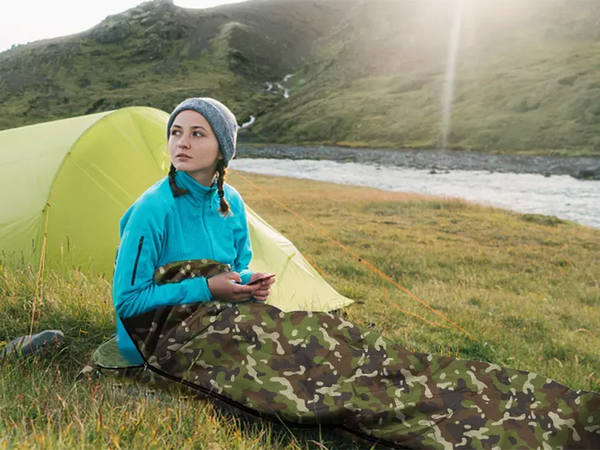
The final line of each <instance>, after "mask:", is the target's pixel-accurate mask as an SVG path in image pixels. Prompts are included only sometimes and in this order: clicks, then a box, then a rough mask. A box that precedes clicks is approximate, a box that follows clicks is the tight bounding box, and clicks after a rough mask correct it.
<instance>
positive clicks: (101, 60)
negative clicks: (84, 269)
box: [0, 0, 356, 129]
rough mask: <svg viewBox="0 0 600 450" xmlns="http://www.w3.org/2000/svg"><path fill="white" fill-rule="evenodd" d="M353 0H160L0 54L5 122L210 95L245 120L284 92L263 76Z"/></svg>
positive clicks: (276, 75) (301, 54) (304, 51)
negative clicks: (186, 1)
mask: <svg viewBox="0 0 600 450" xmlns="http://www.w3.org/2000/svg"><path fill="white" fill-rule="evenodd" d="M353 3H356V0H335V1H326V2H312V1H310V2H296V1H292V0H270V1H268V0H252V1H249V2H246V3H241V4H234V5H223V6H220V7H214V8H210V9H204V10H195V9H185V8H180V7H177V6H175V5H173V3H172V1H171V0H154V1H150V2H146V3H142V4H141V5H139V6H137V7H135V8H132V9H130V10H128V11H126V12H124V13H122V14H117V15H114V16H109V17H107V18H106V19H105V20H103V21H102V22H101V23H100V24H98V25H97V26H95V27H94V28H92V29H90V30H88V31H86V32H84V33H80V34H77V35H72V36H66V37H63V38H56V39H51V40H45V41H39V42H36V43H33V44H28V45H20V46H17V47H15V48H13V49H11V50H8V51H6V52H3V53H0V129H5V128H12V127H16V126H20V125H26V124H31V123H37V122H41V121H47V120H53V119H58V118H64V117H71V116H77V115H82V114H90V113H93V112H98V111H106V110H111V109H115V108H120V107H124V106H129V105H148V106H155V107H158V108H160V109H164V110H171V109H172V108H173V106H174V105H175V104H177V103H178V102H179V101H181V100H182V99H184V98H186V97H188V96H204V95H207V96H213V97H216V98H219V99H221V100H222V101H224V102H225V103H226V104H227V105H228V106H230V107H231V108H232V109H233V110H234V112H235V113H236V115H238V118H239V119H240V120H244V119H245V118H248V113H250V112H252V111H256V110H262V109H265V108H267V107H268V106H269V105H271V104H272V103H274V102H276V101H278V100H279V99H280V98H282V95H281V94H280V93H279V92H267V90H266V86H265V81H269V80H271V81H278V80H281V79H282V78H283V77H284V75H285V74H287V73H290V72H291V71H293V70H295V68H297V67H301V65H302V64H303V62H304V61H305V59H306V58H307V57H308V56H309V54H310V50H311V46H312V42H313V41H314V40H315V39H318V38H320V37H322V36H324V35H327V34H328V33H329V32H330V31H331V29H333V28H334V26H335V25H337V24H338V23H339V20H340V16H343V15H344V14H345V13H346V12H347V10H348V9H349V8H350V5H352V4H353Z"/></svg>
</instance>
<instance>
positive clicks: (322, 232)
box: [228, 168, 477, 341]
mask: <svg viewBox="0 0 600 450" xmlns="http://www.w3.org/2000/svg"><path fill="white" fill-rule="evenodd" d="M228 170H229V171H231V172H233V173H235V174H236V175H238V176H239V177H240V178H242V179H243V180H244V181H246V182H247V183H248V184H250V185H251V186H253V187H254V188H255V189H257V190H258V191H259V192H261V193H262V194H263V195H265V196H266V197H268V198H270V199H271V200H273V201H274V202H275V203H277V204H278V205H279V206H281V207H282V208H284V209H285V210H286V211H288V212H289V213H291V214H293V215H294V216H296V217H297V218H298V219H300V220H301V221H303V222H304V223H306V224H307V225H308V226H310V227H311V228H312V229H314V230H315V231H316V232H317V233H319V234H321V235H322V236H324V237H325V238H326V239H328V240H329V241H331V242H332V243H333V244H335V245H336V246H338V247H339V248H341V249H342V250H344V251H345V252H346V253H348V254H349V255H351V256H352V257H353V258H356V259H357V260H358V262H360V263H361V264H363V265H364V266H366V267H368V268H369V269H370V270H371V271H373V272H375V273H376V274H378V275H379V276H380V277H381V278H382V279H385V280H387V281H389V282H390V283H392V284H393V285H394V286H396V287H397V288H398V289H400V290H401V291H402V292H404V293H405V294H407V295H408V296H410V297H412V298H414V299H415V300H417V301H418V302H419V303H421V304H422V305H423V306H425V307H426V308H427V309H429V310H430V311H432V312H433V313H435V314H437V315H438V316H440V317H441V318H442V319H444V320H445V321H446V322H449V323H450V324H452V325H454V327H456V328H457V329H459V330H460V331H462V332H463V333H464V334H466V335H467V336H469V337H470V338H471V339H473V340H474V341H477V339H476V338H475V337H474V336H473V335H472V334H471V333H469V332H468V331H467V330H465V329H464V328H462V327H461V326H460V325H457V324H456V323H454V322H453V321H451V320H450V319H448V318H447V317H446V316H444V315H443V314H442V313H441V312H439V311H438V310H436V309H435V308H433V307H432V306H430V305H429V304H428V303H427V302H425V301H424V300H421V299H420V298H419V297H417V296H416V295H415V294H413V293H412V292H411V291H409V290H408V289H406V288H405V287H403V286H401V285H400V284H398V283H397V282H396V281H395V280H394V279H393V278H392V277H390V276H388V275H387V274H385V273H384V272H382V271H381V270H379V269H378V268H377V267H375V266H374V265H373V264H371V263H370V262H369V261H367V260H365V259H363V258H361V257H360V256H359V255H357V254H356V253H354V252H352V251H351V250H349V249H348V248H346V247H345V246H344V245H343V244H341V243H339V242H338V241H336V240H335V239H333V238H332V237H331V236H329V234H327V233H325V232H324V231H321V230H319V229H318V228H317V227H315V226H314V225H313V224H312V223H310V222H309V221H308V220H306V219H305V218H304V217H302V216H300V215H299V214H298V213H296V212H295V211H292V210H291V209H290V208H288V207H287V206H285V205H284V204H283V203H281V202H280V201H279V200H277V199H276V198H275V197H273V196H272V195H271V194H269V193H267V192H265V191H264V190H262V189H261V188H260V187H258V186H257V185H256V184H254V183H253V182H252V181H250V180H249V179H248V178H246V177H245V176H244V175H242V174H241V173H240V172H238V171H237V170H233V169H231V168H230V169H228ZM392 304H393V303H392ZM409 314H410V313H409ZM412 315H415V316H416V314H412ZM417 317H418V316H417ZM426 322H429V321H426ZM429 323H432V322H429Z"/></svg>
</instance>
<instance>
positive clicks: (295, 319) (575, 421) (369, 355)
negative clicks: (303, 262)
mask: <svg viewBox="0 0 600 450" xmlns="http://www.w3.org/2000/svg"><path fill="white" fill-rule="evenodd" d="M197 264H199V265H202V262H201V261H196V262H192V261H182V262H180V263H179V266H180V268H181V269H182V270H184V269H185V268H186V267H187V268H188V270H187V271H186V273H187V276H188V277H190V276H193V273H195V272H196V271H197V270H202V269H203V267H196V265H197ZM205 265H206V264H205ZM211 268H212V267H211ZM182 273H183V272H182ZM173 274H174V275H175V276H176V277H178V276H179V275H178V271H176V270H172V271H170V272H168V271H165V270H162V271H161V270H160V269H158V270H157V272H156V273H155V279H156V280H157V282H158V284H161V283H165V282H172V280H173V278H171V279H169V278H168V277H172V276H173ZM179 278H181V277H179ZM123 323H124V325H125V327H126V329H127V331H128V333H129V334H130V336H131V337H132V339H133V341H134V342H135V343H136V346H137V347H138V349H139V350H140V352H141V354H142V355H143V358H144V361H145V364H144V365H143V366H141V367H140V366H138V367H137V368H135V367H132V368H124V369H125V370H128V371H129V372H128V375H127V376H126V378H132V379H135V377H140V379H139V383H140V384H154V385H157V384H158V383H161V384H165V383H166V384H167V385H168V384H169V383H168V380H171V383H170V385H171V386H172V387H173V386H183V387H185V388H186V389H188V390H190V389H191V390H195V391H196V392H197V393H198V395H200V396H206V395H208V396H210V397H211V398H213V399H215V400H216V401H218V402H221V403H226V404H228V405H231V406H236V407H237V408H239V409H240V410H242V411H245V412H248V413H251V414H253V415H255V416H259V417H264V418H267V419H270V420H273V421H282V422H284V423H287V424H290V425H303V426H312V427H317V426H337V427H340V428H343V429H345V430H348V431H350V432H352V433H354V434H357V435H359V436H361V437H364V438H367V439H371V440H377V441H379V442H381V443H382V444H385V445H389V446H391V447H394V448H411V449H447V448H454V449H470V448H488V449H494V448H563V449H575V448H597V447H600V430H598V427H597V426H595V425H594V426H592V425H591V424H592V423H595V422H594V415H597V413H598V409H599V408H600V394H597V393H593V392H585V391H572V390H570V389H568V388H567V387H565V386H563V385H561V384H559V383H556V382H554V381H552V380H549V379H547V378H545V377H541V376H538V375H536V374H534V373H529V372H526V371H521V370H515V369H510V368H502V367H500V366H498V365H495V364H490V363H485V362H480V361H469V360H460V359H457V358H451V357H446V356H439V355H431V354H427V353H413V352H410V351H408V350H406V349H404V348H402V347H401V346H399V345H397V344H395V343H393V342H392V341H390V340H389V339H386V338H384V337H383V336H381V335H379V334H378V333H376V332H374V331H373V330H369V329H368V328H366V327H359V326H356V325H354V324H353V323H351V322H349V321H347V320H345V319H344V318H343V317H340V316H337V315H334V314H331V313H324V312H321V313H313V312H310V311H308V312H307V311H293V312H288V313H284V312H283V311H281V310H279V309H278V308H276V307H274V306H270V305H266V304H263V303H257V302H238V303H225V302H218V301H212V302H202V303H194V304H188V305H181V306H172V307H160V308H157V309H155V310H152V311H148V312H146V313H143V314H140V315H137V316H134V317H129V318H125V319H123ZM105 346H106V348H105V350H106V349H109V347H108V346H107V345H106V344H105ZM101 348H102V347H101ZM113 351H114V348H113ZM107 353H108V352H106V351H103V352H100V351H98V352H96V354H95V358H96V360H95V364H96V365H97V366H101V365H102V364H104V366H105V367H110V368H111V370H112V371H113V372H115V370H118V369H116V367H115V366H118V364H120V363H122V362H119V361H117V360H116V359H115V358H114V357H112V359H111V356H110V354H107ZM117 359H118V358H117ZM142 367H143V369H142ZM100 370H101V372H103V373H105V370H103V369H101V368H100ZM142 370H144V371H146V372H147V371H148V370H149V371H151V372H154V374H155V375H154V378H152V377H151V376H150V375H149V374H148V373H145V372H140V371H142ZM142 377H144V378H142ZM596 422H597V421H596Z"/></svg>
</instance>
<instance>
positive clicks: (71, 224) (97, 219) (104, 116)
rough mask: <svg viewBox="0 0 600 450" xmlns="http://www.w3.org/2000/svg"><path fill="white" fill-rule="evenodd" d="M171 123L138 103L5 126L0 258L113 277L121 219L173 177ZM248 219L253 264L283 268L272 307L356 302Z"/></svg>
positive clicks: (0, 144)
mask: <svg viewBox="0 0 600 450" xmlns="http://www.w3.org/2000/svg"><path fill="white" fill-rule="evenodd" d="M167 119H168V115H167V114H166V113H165V112H163V111H160V110H157V109H153V108H147V107H132V108H124V109H120V110H117V111H110V112H104V113H99V114H93V115H89V116H83V117H76V118H72V119H66V120H59V121H55V122H48V123H43V124H39V125H31V126H26V127H22V128H16V129H12V130H6V131H1V132H0V189H1V192H2V193H3V195H2V197H1V198H0V211H2V213H1V215H0V255H1V256H0V257H1V259H2V260H6V261H8V262H10V263H12V264H19V263H20V264H32V265H34V266H35V267H37V265H38V264H39V261H40V258H41V256H42V253H44V255H45V265H46V267H48V268H51V269H53V270H59V271H64V270H67V269H68V268H71V267H79V268H80V269H81V270H82V271H83V272H85V273H95V274H104V275H105V276H107V277H112V271H113V264H114V258H115V254H116V249H117V246H118V244H119V219H120V217H121V216H122V215H123V213H124V212H125V211H126V209H127V208H128V207H129V206H130V205H131V204H132V203H133V202H134V201H135V199H136V198H137V197H138V196H139V195H140V194H141V193H142V192H144V191H145V190H146V189H147V188H148V187H149V186H151V185H152V184H154V183H155V182H156V181H158V180H159V179H160V178H162V177H164V176H165V175H166V173H167V170H168V166H169V159H168V153H167V149H166V140H165V129H166V124H167ZM248 218H249V222H250V236H251V240H252V247H253V250H254V259H253V261H252V263H251V269H253V270H256V271H265V272H274V273H277V274H278V277H277V283H275V285H274V287H273V291H272V299H271V301H270V303H272V304H273V305H275V306H277V307H279V308H281V309H283V310H285V311H289V310H294V309H314V310H332V309H337V308H340V307H343V306H346V305H348V304H350V303H351V302H352V301H351V300H349V299H347V298H345V297H343V296H341V295H340V294H338V293H337V292H336V291H335V290H334V289H333V288H331V286H329V285H328V284H327V283H326V282H325V281H324V280H323V278H322V277H321V276H320V275H319V273H318V272H316V271H315V270H314V268H313V267H312V266H311V265H310V264H309V263H308V262H307V261H306V260H305V259H304V258H303V257H302V255H301V254H300V253H299V252H298V250H297V249H296V248H295V247H294V246H293V244H292V243H291V242H290V241H289V240H287V239H286V238H285V237H284V236H282V235H281V234H280V233H278V232H277V231H276V230H274V229H273V228H272V227H271V226H269V225H268V224H267V223H266V222H265V221H264V220H263V219H261V218H260V217H259V216H258V215H257V214H256V213H254V212H253V211H252V210H251V209H249V208H248ZM44 236H46V238H45V239H44ZM44 244H45V248H44Z"/></svg>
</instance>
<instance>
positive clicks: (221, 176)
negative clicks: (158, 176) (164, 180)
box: [169, 159, 230, 216]
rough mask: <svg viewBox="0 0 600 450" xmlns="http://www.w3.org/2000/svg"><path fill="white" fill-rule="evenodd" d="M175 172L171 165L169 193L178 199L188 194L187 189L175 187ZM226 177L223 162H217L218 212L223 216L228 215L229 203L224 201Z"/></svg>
mask: <svg viewBox="0 0 600 450" xmlns="http://www.w3.org/2000/svg"><path fill="white" fill-rule="evenodd" d="M176 172H177V169H175V166H174V165H173V164H171V167H169V186H170V187H171V192H173V197H179V196H180V195H185V194H188V193H189V192H190V191H188V190H187V189H182V188H180V187H179V186H177V183H176V182H175V173H176ZM226 176H227V169H226V168H225V162H224V161H223V160H222V159H220V160H219V161H217V190H218V194H219V198H220V199H221V204H220V206H219V212H220V213H221V214H222V215H223V216H227V215H228V214H229V213H230V208H229V203H228V202H227V200H226V199H225V190H224V189H223V185H224V184H225V177H226Z"/></svg>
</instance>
